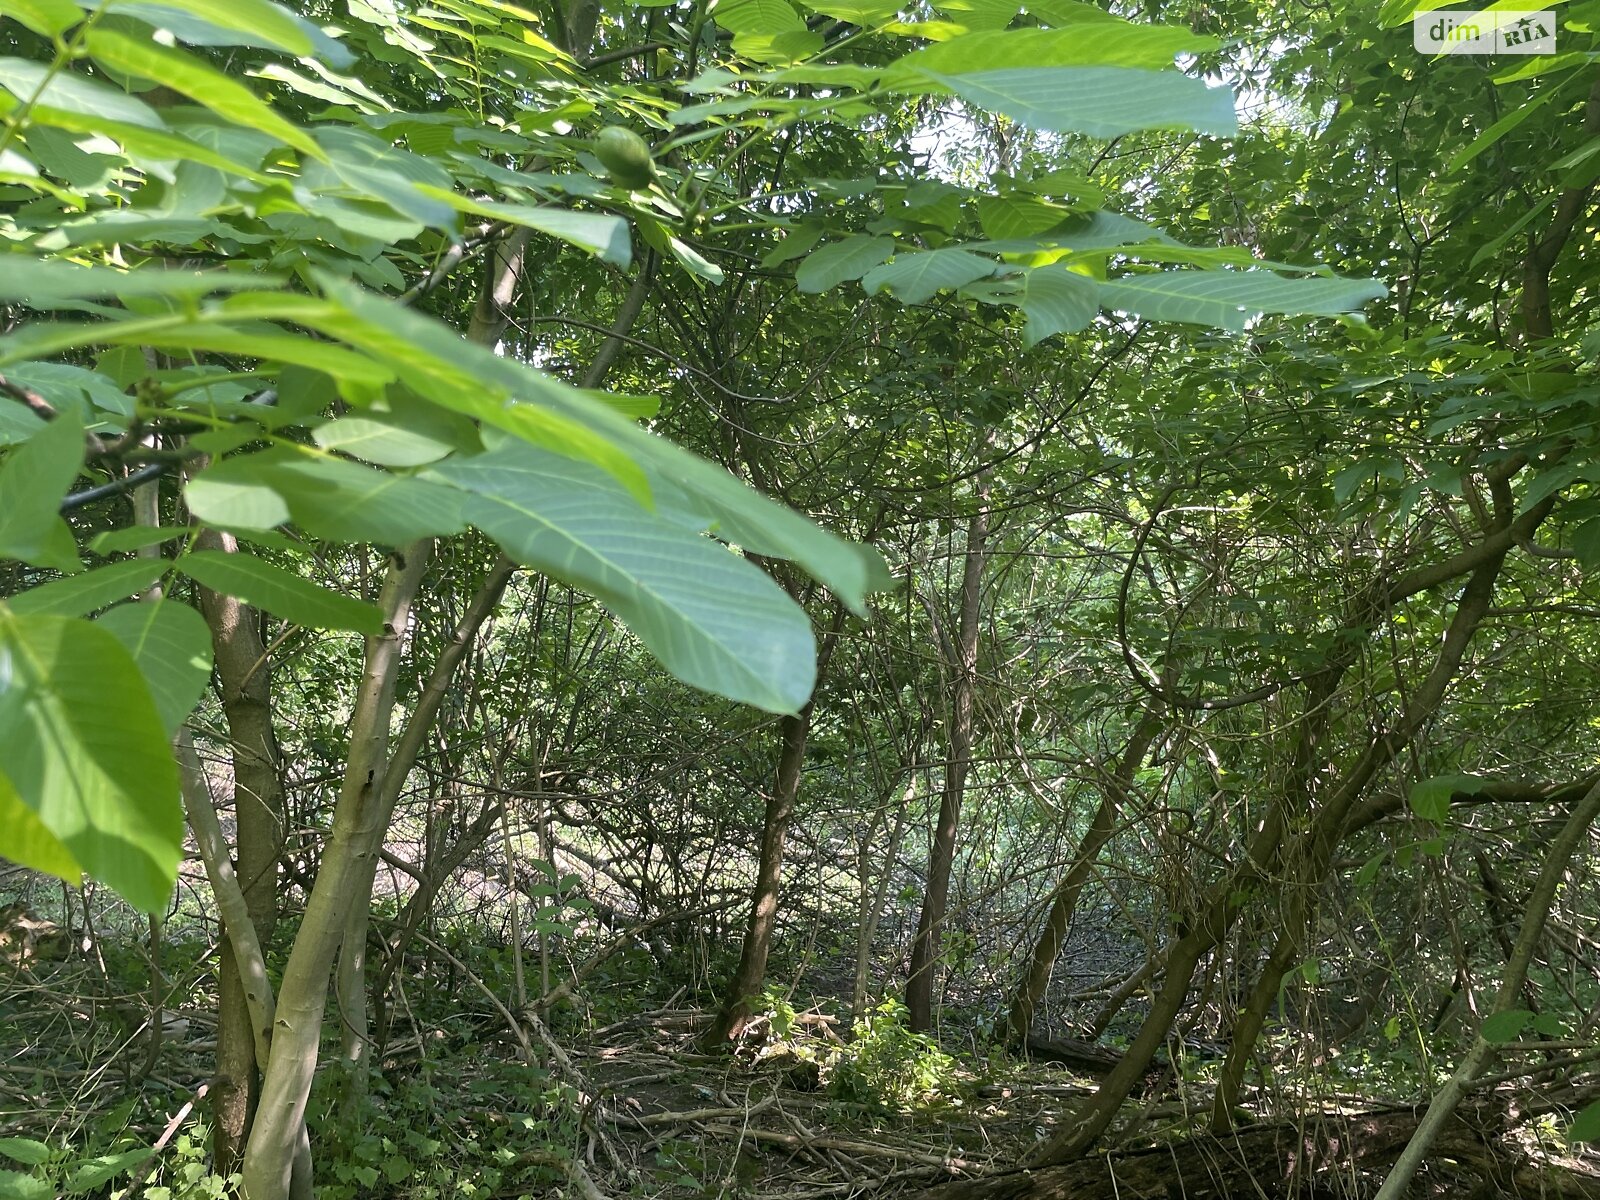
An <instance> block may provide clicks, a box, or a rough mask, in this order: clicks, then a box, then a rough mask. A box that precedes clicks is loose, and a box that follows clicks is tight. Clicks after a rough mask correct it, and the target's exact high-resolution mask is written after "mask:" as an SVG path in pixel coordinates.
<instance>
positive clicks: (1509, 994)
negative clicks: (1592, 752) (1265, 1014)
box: [1377, 783, 1600, 1200]
mask: <svg viewBox="0 0 1600 1200" xmlns="http://www.w3.org/2000/svg"><path fill="white" fill-rule="evenodd" d="M1597 818H1600V783H1597V784H1596V785H1595V786H1594V787H1592V788H1590V789H1589V791H1588V794H1587V795H1585V796H1584V797H1583V799H1582V800H1579V801H1578V803H1577V804H1576V805H1574V806H1573V809H1572V814H1571V815H1570V816H1569V817H1568V818H1567V822H1566V824H1565V825H1563V826H1562V828H1561V832H1560V833H1559V834H1557V835H1556V840H1555V841H1554V842H1553V843H1552V844H1551V846H1550V854H1549V856H1548V857H1547V858H1546V859H1545V863H1544V868H1543V870H1541V871H1540V872H1539V880H1538V882H1537V883H1535V884H1534V886H1533V892H1532V893H1531V894H1530V895H1529V896H1528V903H1527V905H1526V906H1525V908H1524V911H1523V916H1522V929H1521V931H1520V932H1519V933H1518V934H1517V942H1516V946H1515V948H1514V950H1513V952H1512V956H1511V961H1510V962H1509V963H1507V964H1506V973H1505V976H1504V978H1502V979H1501V980H1500V990H1499V992H1498V993H1497V994H1496V995H1495V999H1494V1007H1493V1009H1492V1010H1491V1011H1490V1017H1493V1016H1494V1015H1497V1014H1499V1013H1503V1012H1509V1011H1510V1010H1511V1009H1513V1008H1515V1007H1516V1003H1517V996H1518V993H1520V992H1521V991H1522V983H1523V981H1524V980H1525V979H1527V977H1528V967H1529V965H1530V964H1531V963H1532V962H1533V956H1534V952H1535V950H1536V949H1537V948H1538V945H1539V938H1540V937H1541V936H1542V935H1543V933H1544V925H1545V921H1546V920H1547V919H1548V918H1549V916H1550V907H1551V905H1553V904H1554V903H1555V899H1556V891H1557V890H1558V889H1559V888H1560V886H1561V882H1562V879H1563V877H1564V876H1565V875H1566V873H1567V865H1568V864H1569V863H1570V862H1571V861H1572V856H1573V854H1574V853H1575V852H1576V851H1577V849H1578V844H1579V843H1580V842H1582V841H1583V840H1584V838H1586V837H1587V836H1588V834H1589V827H1590V826H1591V825H1593V824H1594V823H1595V820H1596V819H1597ZM1487 1021H1488V1018H1485V1023H1486V1024H1487ZM1493 1055H1494V1045H1493V1044H1492V1043H1490V1042H1489V1041H1488V1040H1487V1039H1486V1038H1485V1037H1484V1036H1483V1032H1482V1027H1481V1026H1480V1027H1479V1032H1478V1036H1477V1038H1476V1039H1475V1040H1474V1041H1473V1043H1472V1049H1470V1050H1469V1051H1467V1054H1466V1056H1465V1057H1464V1058H1463V1059H1462V1060H1461V1063H1460V1065H1458V1066H1457V1067H1456V1069H1455V1073H1454V1074H1453V1075H1451V1076H1450V1078H1449V1080H1447V1081H1446V1083H1445V1085H1444V1086H1443V1087H1442V1088H1440V1089H1439V1091H1438V1092H1437V1093H1435V1094H1434V1097H1433V1102H1432V1103H1431V1104H1429V1105H1428V1111H1427V1113H1426V1115H1424V1116H1423V1118H1422V1123H1421V1124H1420V1125H1419V1126H1418V1127H1417V1131H1416V1133H1414V1134H1413V1135H1412V1137H1411V1140H1410V1141H1409V1142H1408V1143H1407V1145H1406V1148H1405V1152H1404V1153H1403V1154H1402V1155H1401V1156H1400V1159H1399V1161H1398V1162H1396V1163H1395V1165H1394V1167H1393V1169H1392V1170H1391V1171H1390V1172H1389V1177H1388V1178H1387V1179H1385V1180H1384V1181H1383V1187H1382V1188H1381V1189H1380V1190H1379V1192H1378V1196H1377V1200H1401V1198H1402V1197H1403V1196H1405V1194H1406V1191H1407V1189H1408V1188H1409V1187H1410V1184H1411V1178H1412V1176H1414V1175H1415V1174H1416V1173H1417V1168H1419V1167H1420V1166H1421V1165H1422V1162H1423V1160H1424V1159H1425V1158H1426V1157H1427V1156H1428V1154H1429V1152H1430V1151H1431V1150H1432V1149H1433V1147H1434V1145H1435V1144H1436V1143H1437V1142H1438V1140H1439V1139H1440V1138H1441V1137H1442V1136H1443V1135H1444V1132H1445V1129H1446V1128H1447V1127H1448V1126H1449V1124H1450V1123H1451V1121H1452V1120H1453V1119H1454V1117H1455V1114H1456V1109H1457V1107H1458V1106H1459V1105H1460V1104H1461V1101H1462V1098H1463V1097H1465V1096H1466V1094H1467V1091H1468V1089H1469V1088H1471V1087H1472V1085H1473V1083H1474V1082H1476V1081H1477V1078H1478V1076H1479V1075H1480V1074H1481V1073H1482V1071H1483V1069H1484V1067H1485V1066H1486V1065H1487V1064H1488V1063H1489V1060H1490V1059H1491V1058H1492V1057H1493Z"/></svg>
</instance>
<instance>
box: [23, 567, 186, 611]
mask: <svg viewBox="0 0 1600 1200" xmlns="http://www.w3.org/2000/svg"><path fill="white" fill-rule="evenodd" d="M166 568H167V564H166V563H164V562H162V561H161V560H160V559H158V558H133V559H129V560H127V561H126V562H117V563H112V564H111V565H110V566H105V567H97V568H95V569H94V570H93V571H85V572H83V573H82V574H81V575H69V576H68V577H67V578H65V579H56V580H53V581H51V582H50V583H42V584H40V585H39V586H38V587H33V588H29V589H28V590H27V591H25V592H18V593H17V594H16V595H15V596H12V597H11V598H10V599H9V600H8V601H6V603H8V604H9V605H11V610H12V611H13V612H18V613H41V614H49V615H51V616H57V617H81V616H85V615H87V614H89V613H92V612H94V611H95V610H96V609H99V608H105V607H106V606H107V605H110V604H115V603H116V602H117V601H118V600H122V599H125V598H127V597H128V596H131V595H133V593H134V592H142V591H143V590H144V589H145V588H147V587H149V586H150V585H151V584H153V583H154V582H155V581H156V580H158V579H160V578H161V575H162V572H164V571H165V570H166Z"/></svg>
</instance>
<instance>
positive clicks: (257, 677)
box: [197, 529, 284, 1175]
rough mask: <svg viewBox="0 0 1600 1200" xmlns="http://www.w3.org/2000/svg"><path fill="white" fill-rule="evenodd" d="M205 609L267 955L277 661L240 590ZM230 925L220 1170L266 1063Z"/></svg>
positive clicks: (249, 891) (203, 537)
mask: <svg viewBox="0 0 1600 1200" xmlns="http://www.w3.org/2000/svg"><path fill="white" fill-rule="evenodd" d="M197 540H198V544H199V546H200V547H201V548H202V549H206V550H221V551H225V552H227V553H230V554H231V553H237V552H238V549H239V544H238V542H237V541H236V540H235V539H234V537H233V535H232V534H228V533H220V532H217V531H215V530H209V529H208V530H204V531H203V532H202V533H201V534H200V536H199V538H198V539H197ZM200 611H201V613H202V614H203V615H204V617H205V619H206V624H207V625H208V626H210V629H211V647H212V654H213V656H214V659H215V663H216V672H217V683H218V690H219V691H220V693H221V699H222V715H223V719H224V720H225V721H226V722H227V726H228V743H229V746H230V749H231V753H232V758H233V810H234V846H235V862H236V863H237V866H236V867H235V871H236V874H237V879H238V886H239V889H240V891H241V892H242V894H243V897H244V906H245V912H246V913H247V914H248V917H249V920H250V924H251V929H252V933H253V936H254V940H255V942H256V946H257V950H256V953H258V954H259V953H262V950H261V948H262V947H264V946H265V945H266V944H267V943H269V942H270V941H271V939H272V931H273V928H274V927H275V926H276V924H277V920H278V862H279V859H280V857H281V855H282V853H283V813H284V792H283V778H282V773H281V769H280V768H281V759H280V755H279V750H278V740H277V735H276V733H275V731H274V730H273V726H272V666H271V660H270V659H269V657H268V655H267V650H266V646H265V644H264V643H263V642H262V640H261V632H260V628H261V627H260V616H259V614H258V613H257V612H256V610H255V609H253V608H251V607H250V606H249V605H247V604H244V603H243V602H242V601H240V600H239V599H238V598H236V597H234V596H227V595H223V594H221V593H218V592H213V591H211V590H209V589H208V588H201V589H200ZM207 803H208V804H209V803H210V801H209V798H208V799H207ZM226 926H227V918H226V917H224V930H223V932H224V934H225V935H227V936H224V937H223V939H222V952H221V956H220V961H219V962H218V965H217V990H218V1000H217V1073H216V1079H215V1081H214V1082H213V1084H212V1088H211V1106H212V1120H213V1129H212V1154H213V1160H214V1162H215V1169H216V1171H217V1173H218V1174H220V1175H231V1174H232V1173H233V1172H234V1171H236V1170H237V1169H238V1166H239V1162H240V1159H241V1158H242V1156H243V1154H244V1148H245V1143H246V1141H247V1140H248V1138H249V1136H250V1123H251V1121H252V1120H253V1118H254V1116H255V1110H256V1103H257V1100H258V1098H259V1096H260V1091H261V1072H262V1071H263V1070H264V1069H265V1066H266V1063H265V1061H264V1059H263V1058H262V1057H261V1056H260V1055H259V1054H258V1052H257V1041H256V1036H255V1029H254V1024H253V1022H252V1020H251V1014H250V1004H249V999H248V996H247V993H248V992H249V991H250V990H251V988H252V987H255V986H259V981H256V982H255V983H247V982H246V973H245V972H242V971H241V969H240V960H239V957H238V955H237V953H236V951H235V939H234V938H233V937H232V936H231V934H232V932H233V931H232V930H230V929H228V928H227V927H226ZM250 973H251V974H253V973H254V968H252V969H251V972H250Z"/></svg>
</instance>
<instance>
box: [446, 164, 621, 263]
mask: <svg viewBox="0 0 1600 1200" xmlns="http://www.w3.org/2000/svg"><path fill="white" fill-rule="evenodd" d="M418 187H419V190H420V191H422V192H423V193H424V194H425V195H429V196H433V197H436V198H437V199H439V200H441V201H443V202H444V203H446V204H449V205H450V206H451V207H452V208H455V209H458V210H459V211H461V212H470V213H475V214H476V215H478V216H480V217H490V218H493V219H494V220H497V221H508V222H510V223H511V224H513V225H522V226H526V227H527V228H529V229H536V230H538V231H539V232H540V233H547V234H549V235H550V236H551V237H554V238H560V239H561V240H562V241H564V242H570V243H571V244H572V245H574V246H577V247H579V248H580V249H583V250H587V251H589V253H591V254H593V255H594V256H595V257H596V258H598V259H599V260H600V261H601V262H607V263H610V264H612V265H613V266H616V267H621V268H624V269H626V268H627V266H628V264H629V263H631V262H632V261H633V241H632V239H631V238H629V236H628V223H627V222H626V221H624V220H623V219H622V218H621V217H613V216H610V215H609V214H606V213H591V212H575V211H573V210H572V209H570V208H554V207H550V208H546V207H542V206H539V205H533V204H508V203H504V202H502V201H498V200H475V199H473V198H471V197H469V196H462V195H460V194H458V193H456V192H454V191H451V190H450V189H449V188H440V187H432V186H429V185H426V184H419V185H418Z"/></svg>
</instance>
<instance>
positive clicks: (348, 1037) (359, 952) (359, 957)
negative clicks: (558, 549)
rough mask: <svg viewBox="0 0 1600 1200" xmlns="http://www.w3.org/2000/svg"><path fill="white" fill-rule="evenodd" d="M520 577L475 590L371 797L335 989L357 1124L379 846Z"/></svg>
mask: <svg viewBox="0 0 1600 1200" xmlns="http://www.w3.org/2000/svg"><path fill="white" fill-rule="evenodd" d="M516 570H517V565H516V563H514V562H512V561H511V560H510V559H509V558H507V557H506V556H505V555H503V554H502V555H499V556H497V558H496V559H495V561H494V563H493V565H492V566H490V568H489V573H488V575H486V576H485V577H484V580H483V582H482V583H481V584H480V585H479V586H478V591H477V593H476V594H475V595H474V596H473V598H472V602H471V603H470V604H469V605H468V606H467V611H466V613H465V614H464V615H463V616H462V618H461V620H460V622H459V623H458V624H457V625H456V628H455V629H454V630H453V631H452V632H451V636H450V640H449V641H448V642H447V643H446V644H445V648H444V649H443V650H442V651H441V652H440V654H439V657H438V659H437V661H436V662H435V663H434V667H433V671H432V672H431V673H430V675H429V677H428V681H427V683H426V684H425V685H424V687H423V690H422V694H421V696H419V697H418V699H417V702H416V707H415V708H414V709H413V710H412V712H411V716H410V717H409V718H408V719H407V721H406V724H405V728H404V729H403V730H402V731H401V734H400V738H399V740H398V741H397V742H396V743H395V748H394V754H393V755H392V757H391V758H390V760H389V762H388V764H387V773H386V774H385V776H384V782H383V786H382V787H381V788H380V789H379V790H378V793H377V795H376V796H375V798H374V802H373V810H374V811H373V814H372V823H373V828H374V829H375V830H376V831H377V832H376V838H377V841H376V844H374V845H373V847H372V849H371V851H370V853H368V854H366V855H365V856H364V857H363V858H362V860H361V868H360V878H359V879H358V880H357V882H356V885H355V887H356V894H357V896H358V897H359V899H358V900H357V901H356V902H355V903H353V904H352V905H351V906H350V908H349V910H348V911H347V913H346V915H345V919H344V932H343V935H342V941H341V946H340V953H339V968H338V972H337V976H336V978H335V984H334V986H335V994H336V996H337V998H338V1004H339V1015H340V1055H339V1059H340V1063H341V1066H342V1069H343V1071H344V1073H345V1077H344V1080H343V1084H342V1088H343V1090H342V1092H341V1096H340V1105H341V1108H342V1109H343V1112H344V1115H345V1116H346V1118H349V1119H354V1118H356V1116H357V1114H358V1113H359V1112H360V1108H361V1105H362V1102H363V1101H364V1099H365V1097H366V1094H367V1084H368V1082H369V1072H370V1070H371V1047H372V1035H371V1027H370V1019H369V1010H368V1004H367V987H366V970H367V929H368V927H369V925H370V923H371V916H372V885H373V881H374V880H375V879H376V878H377V872H378V850H379V849H380V848H381V846H382V838H383V833H384V831H386V830H387V829H388V827H389V821H390V818H391V817H392V816H393V815H394V807H395V804H396V802H398V800H399V798H400V792H401V789H402V788H403V787H404V786H405V780H406V776H407V775H409V774H410V772H411V768H412V767H413V766H415V765H416V761H417V756H418V755H419V754H420V753H421V752H422V744H423V741H424V740H425V739H426V738H427V736H428V732H429V731H430V730H431V729H432V728H433V722H434V718H435V717H436V716H438V713H439V709H440V708H441V707H442V706H443V704H444V699H445V697H446V696H447V695H448V694H449V690H450V684H451V681H452V680H453V679H454V678H455V673H456V670H457V668H458V667H459V666H460V664H461V660H462V659H463V658H465V657H466V654H467V651H468V650H469V649H471V647H472V645H473V643H474V642H475V641H476V640H477V636H478V631H479V630H480V629H482V627H483V624H484V622H485V621H487V620H488V619H489V617H490V616H491V615H492V614H493V612H494V610H495V606H496V605H497V604H499V603H500V597H501V596H502V595H503V594H504V592H505V589H506V585H507V584H508V583H509V582H510V580H511V576H512V575H513V574H514V573H515V572H516Z"/></svg>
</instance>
